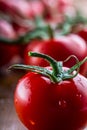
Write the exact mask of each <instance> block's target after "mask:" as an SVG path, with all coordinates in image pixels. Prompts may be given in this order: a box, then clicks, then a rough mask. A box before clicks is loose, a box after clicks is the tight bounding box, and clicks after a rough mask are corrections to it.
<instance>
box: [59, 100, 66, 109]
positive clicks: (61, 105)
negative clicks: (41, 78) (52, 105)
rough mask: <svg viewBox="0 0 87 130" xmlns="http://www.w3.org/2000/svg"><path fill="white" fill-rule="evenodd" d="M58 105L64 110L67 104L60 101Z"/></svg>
mask: <svg viewBox="0 0 87 130" xmlns="http://www.w3.org/2000/svg"><path fill="white" fill-rule="evenodd" d="M58 105H59V107H61V108H66V107H67V102H66V101H65V100H60V101H59V104H58Z"/></svg>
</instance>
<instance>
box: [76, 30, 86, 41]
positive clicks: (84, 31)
mask: <svg viewBox="0 0 87 130" xmlns="http://www.w3.org/2000/svg"><path fill="white" fill-rule="evenodd" d="M77 34H78V35H79V36H80V37H82V38H83V39H84V40H85V41H86V42H87V28H85V29H82V30H80V31H79V32H78V33H77Z"/></svg>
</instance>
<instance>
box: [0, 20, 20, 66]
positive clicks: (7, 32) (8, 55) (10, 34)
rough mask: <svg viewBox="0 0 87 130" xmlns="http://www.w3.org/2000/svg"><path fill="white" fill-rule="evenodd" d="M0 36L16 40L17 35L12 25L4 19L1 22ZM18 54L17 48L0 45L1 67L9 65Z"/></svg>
mask: <svg viewBox="0 0 87 130" xmlns="http://www.w3.org/2000/svg"><path fill="white" fill-rule="evenodd" d="M0 36H1V37H3V38H8V39H15V38H16V33H15V31H14V29H13V28H12V26H11V24H10V23H8V22H7V21H5V20H3V19H1V20H0ZM17 54H18V47H17V46H15V45H8V44H4V43H0V67H2V66H4V65H6V64H8V63H9V62H10V61H11V60H12V58H13V57H14V56H15V55H17Z"/></svg>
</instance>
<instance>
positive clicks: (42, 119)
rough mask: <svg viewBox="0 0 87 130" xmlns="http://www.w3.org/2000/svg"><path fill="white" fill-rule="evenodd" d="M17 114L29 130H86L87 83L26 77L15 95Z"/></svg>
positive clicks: (78, 77)
mask: <svg viewBox="0 0 87 130" xmlns="http://www.w3.org/2000/svg"><path fill="white" fill-rule="evenodd" d="M14 104H15V109H16V112H17V114H18V116H19V118H20V120H21V121H22V123H23V124H24V125H25V126H26V127H27V128H28V129H29V130H64V129H65V130H83V128H84V127H85V125H86V123H87V79H86V78H85V77H83V76H82V75H80V74H78V75H77V76H76V77H75V78H73V79H71V80H66V81H61V82H60V83H55V84H54V83H52V82H51V81H50V79H49V78H48V77H45V76H42V75H40V74H36V73H33V72H30V73H28V74H26V75H25V76H24V77H22V78H21V79H20V80H19V82H18V84H17V87H16V90H15V95H14Z"/></svg>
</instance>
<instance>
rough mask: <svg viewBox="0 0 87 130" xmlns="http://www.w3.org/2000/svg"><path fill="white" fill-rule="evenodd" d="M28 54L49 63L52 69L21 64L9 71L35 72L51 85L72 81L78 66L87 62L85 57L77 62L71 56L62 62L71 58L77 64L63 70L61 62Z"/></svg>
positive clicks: (33, 53)
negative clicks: (45, 77)
mask: <svg viewBox="0 0 87 130" xmlns="http://www.w3.org/2000/svg"><path fill="white" fill-rule="evenodd" d="M28 54H29V56H33V57H40V58H43V59H45V60H46V61H47V62H49V63H50V66H51V67H52V69H48V68H46V67H40V66H32V65H23V64H14V65H12V66H10V67H9V69H10V70H12V69H23V70H29V71H32V72H36V73H39V74H42V75H44V76H47V77H49V78H50V79H51V81H52V82H53V83H57V82H60V81H62V80H66V79H72V78H74V77H75V76H77V74H78V72H79V68H80V66H81V65H82V64H83V63H84V62H85V61H86V60H87V57H85V58H84V59H83V60H82V61H80V62H79V60H78V58H76V56H73V55H71V56H70V57H68V58H67V59H66V60H65V61H64V62H66V61H67V60H69V59H70V58H71V57H75V59H76V61H77V63H76V64H75V65H74V66H73V67H71V68H69V69H66V70H63V62H62V61H56V60H55V59H53V58H52V57H50V56H48V55H45V54H42V53H36V52H29V53H28ZM75 70H77V71H75Z"/></svg>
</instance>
